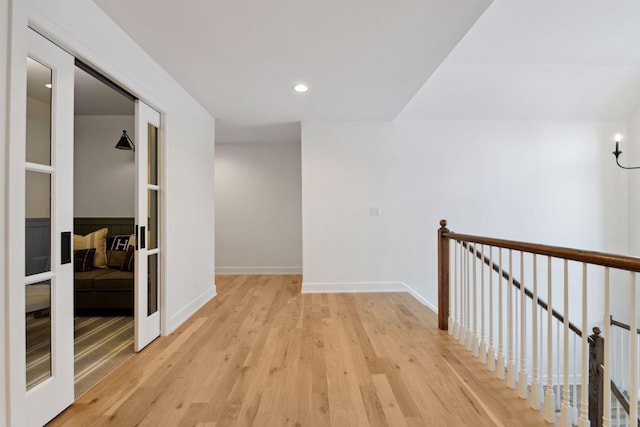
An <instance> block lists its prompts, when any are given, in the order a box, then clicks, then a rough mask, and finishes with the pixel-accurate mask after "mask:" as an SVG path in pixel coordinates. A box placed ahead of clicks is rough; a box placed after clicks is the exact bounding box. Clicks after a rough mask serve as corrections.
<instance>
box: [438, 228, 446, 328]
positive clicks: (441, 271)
mask: <svg viewBox="0 0 640 427" xmlns="http://www.w3.org/2000/svg"><path fill="white" fill-rule="evenodd" d="M448 232H449V229H447V221H446V220H444V219H443V220H440V228H439V229H438V328H440V329H441V330H443V331H446V330H448V329H449V238H448V237H444V233H448Z"/></svg>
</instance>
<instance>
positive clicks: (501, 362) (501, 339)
mask: <svg viewBox="0 0 640 427" xmlns="http://www.w3.org/2000/svg"><path fill="white" fill-rule="evenodd" d="M498 264H499V270H500V271H499V272H498V365H497V366H496V374H497V375H498V378H500V379H501V380H503V379H504V369H505V365H504V362H505V360H504V337H503V336H502V335H503V334H502V329H503V324H504V314H503V313H502V306H503V303H502V248H498Z"/></svg>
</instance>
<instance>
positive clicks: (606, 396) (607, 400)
mask: <svg viewBox="0 0 640 427" xmlns="http://www.w3.org/2000/svg"><path fill="white" fill-rule="evenodd" d="M609 304H610V297H609V267H606V268H605V269H604V322H603V324H604V337H605V339H604V361H603V363H604V372H603V373H602V377H603V378H602V382H603V387H602V389H603V392H604V393H603V396H602V399H603V400H604V411H603V414H602V427H611V387H610V386H609V384H611V367H610V366H609V354H610V348H611V344H612V342H611V341H612V337H611V333H610V332H611V321H610V316H611V307H610V306H609Z"/></svg>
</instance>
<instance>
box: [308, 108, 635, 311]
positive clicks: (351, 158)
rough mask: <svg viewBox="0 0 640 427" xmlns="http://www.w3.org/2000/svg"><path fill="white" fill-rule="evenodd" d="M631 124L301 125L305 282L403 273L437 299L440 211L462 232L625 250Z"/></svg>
mask: <svg viewBox="0 0 640 427" xmlns="http://www.w3.org/2000/svg"><path fill="white" fill-rule="evenodd" d="M625 129H626V123H624V122H528V121H527V122H525V121H523V122H517V121H396V122H394V123H368V124H366V123H364V124H363V123H333V122H323V123H307V122H303V124H302V160H303V161H302V169H303V170H302V176H303V186H302V189H303V230H304V232H303V235H304V240H303V254H304V264H303V265H304V280H305V282H307V281H309V282H319V283H324V282H331V283H337V284H344V286H347V284H348V283H354V282H378V283H389V284H391V287H393V284H394V283H398V282H400V283H403V284H405V285H407V286H408V287H409V288H411V289H412V290H413V291H415V293H416V294H417V295H418V296H419V297H420V298H421V299H422V300H423V302H425V303H427V304H428V305H430V306H432V307H435V306H437V264H436V261H437V252H436V249H437V246H436V231H437V229H438V222H439V221H440V219H443V218H445V219H447V220H448V221H449V224H450V228H451V229H452V230H453V231H458V232H464V233H470V234H479V235H489V236H496V237H503V238H506V239H514V240H526V241H533V242H539V243H546V244H555V245H562V246H569V247H578V248H584V249H593V250H603V251H611V252H616V253H627V252H628V243H629V242H628V236H627V222H628V212H627V178H626V175H623V174H620V173H618V171H617V170H616V169H617V168H616V166H615V164H614V163H613V161H612V159H611V154H610V153H611V144H610V141H611V137H612V135H613V134H615V133H616V132H624V130H625ZM372 205H375V206H378V207H379V208H380V216H379V217H371V216H369V212H368V209H369V207H370V206H372ZM594 292H595V291H594ZM598 292H601V290H600V291H597V292H596V293H595V294H594V296H595V298H598ZM556 301H557V300H556ZM596 317H597V315H596Z"/></svg>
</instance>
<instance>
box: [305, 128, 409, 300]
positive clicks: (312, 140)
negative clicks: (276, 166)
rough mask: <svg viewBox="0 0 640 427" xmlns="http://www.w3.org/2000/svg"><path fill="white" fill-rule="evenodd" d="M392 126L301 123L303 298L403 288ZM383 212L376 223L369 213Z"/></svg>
mask: <svg viewBox="0 0 640 427" xmlns="http://www.w3.org/2000/svg"><path fill="white" fill-rule="evenodd" d="M392 132H393V125H392V124H391V123H389V122H386V123H384V122H377V123H376V122H357V123H356V122H350V123H336V122H331V123H317V122H303V123H302V227H303V228H302V236H303V240H302V241H303V248H302V253H303V268H304V286H303V289H304V291H305V292H316V291H318V292H320V291H355V290H362V291H367V290H371V291H374V290H382V289H393V288H397V285H398V282H399V281H401V280H402V275H401V272H400V270H399V269H398V267H399V264H398V256H397V250H398V249H399V248H398V244H397V242H398V236H397V232H396V230H395V229H394V225H395V219H396V218H399V217H400V216H401V212H399V211H398V210H397V209H398V206H396V205H394V204H393V203H392V197H393V191H394V189H393V183H392V179H393V173H392V172H393V171H392V169H391V164H390V163H389V159H390V158H391V156H392V155H393V153H394V147H393V141H392ZM375 207H379V208H380V216H371V215H370V208H375Z"/></svg>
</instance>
